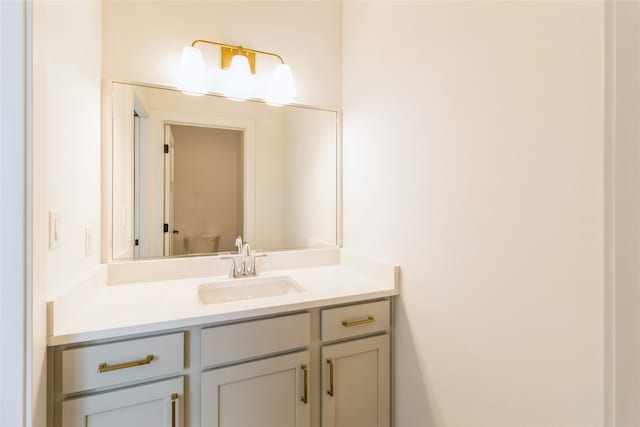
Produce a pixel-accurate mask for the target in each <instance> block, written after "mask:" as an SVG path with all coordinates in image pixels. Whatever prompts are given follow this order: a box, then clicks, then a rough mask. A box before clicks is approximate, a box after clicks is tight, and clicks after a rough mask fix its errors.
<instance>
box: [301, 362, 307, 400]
mask: <svg viewBox="0 0 640 427" xmlns="http://www.w3.org/2000/svg"><path fill="white" fill-rule="evenodd" d="M301 368H302V372H303V374H304V395H303V396H302V397H301V398H300V400H301V401H302V403H304V404H305V405H306V404H307V402H308V401H309V399H308V397H309V395H308V382H309V370H308V369H307V365H302V366H301Z"/></svg>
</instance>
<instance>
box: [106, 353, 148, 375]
mask: <svg viewBox="0 0 640 427" xmlns="http://www.w3.org/2000/svg"><path fill="white" fill-rule="evenodd" d="M155 358H156V357H155V356H154V355H153V354H150V355H148V356H147V357H146V358H144V359H142V360H134V361H133V362H127V363H120V364H119V365H107V364H106V363H101V364H99V365H98V372H99V373H101V374H102V373H104V372H111V371H117V370H118V369H127V368H133V367H135V366H142V365H148V364H149V363H151V362H152V361H153V360H154V359H155Z"/></svg>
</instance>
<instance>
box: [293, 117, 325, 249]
mask: <svg viewBox="0 0 640 427" xmlns="http://www.w3.org/2000/svg"><path fill="white" fill-rule="evenodd" d="M283 111H284V126H285V130H284V138H283V143H284V150H283V151H284V161H283V168H284V179H283V182H284V191H283V194H284V209H283V213H284V221H283V222H284V227H283V229H282V230H283V233H284V236H283V247H285V248H307V247H315V246H331V245H336V244H337V242H336V227H337V222H336V209H337V199H336V188H337V187H336V177H337V145H336V144H337V142H336V136H337V129H336V125H337V118H336V113H335V112H333V111H320V110H312V109H304V108H285V109H283Z"/></svg>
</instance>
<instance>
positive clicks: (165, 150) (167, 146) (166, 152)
mask: <svg viewBox="0 0 640 427" xmlns="http://www.w3.org/2000/svg"><path fill="white" fill-rule="evenodd" d="M164 154H169V144H164Z"/></svg>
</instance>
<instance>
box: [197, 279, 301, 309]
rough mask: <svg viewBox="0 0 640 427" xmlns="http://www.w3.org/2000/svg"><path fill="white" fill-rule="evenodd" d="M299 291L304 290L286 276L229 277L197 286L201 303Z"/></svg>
mask: <svg viewBox="0 0 640 427" xmlns="http://www.w3.org/2000/svg"><path fill="white" fill-rule="evenodd" d="M300 292H304V289H303V288H302V287H301V286H300V285H298V284H297V283H296V282H295V281H294V280H293V279H291V278H290V277H287V276H278V277H250V278H246V279H229V280H221V281H219V282H214V283H205V284H203V285H200V286H199V287H198V297H199V298H200V302H201V303H202V304H219V303H223V302H229V301H239V300H247V299H255V298H266V297H274V296H279V295H287V294H297V293H300Z"/></svg>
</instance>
